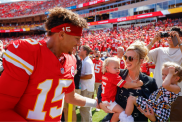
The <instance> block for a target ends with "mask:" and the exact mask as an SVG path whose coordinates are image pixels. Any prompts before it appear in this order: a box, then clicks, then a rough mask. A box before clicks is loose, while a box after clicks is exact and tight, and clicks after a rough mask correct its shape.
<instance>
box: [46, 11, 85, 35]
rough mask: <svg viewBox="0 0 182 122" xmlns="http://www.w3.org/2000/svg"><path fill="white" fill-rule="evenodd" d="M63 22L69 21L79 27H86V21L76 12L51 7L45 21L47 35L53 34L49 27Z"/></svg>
mask: <svg viewBox="0 0 182 122" xmlns="http://www.w3.org/2000/svg"><path fill="white" fill-rule="evenodd" d="M64 23H71V24H73V25H76V26H79V27H81V28H88V24H87V21H86V20H85V19H84V18H82V17H80V16H79V15H78V14H76V13H74V12H72V11H71V10H68V9H65V8H62V7H54V8H53V9H50V10H49V15H48V17H47V19H46V22H45V28H46V30H47V36H51V35H53V34H54V33H53V32H51V31H50V30H51V28H53V27H56V26H58V25H61V24H64Z"/></svg>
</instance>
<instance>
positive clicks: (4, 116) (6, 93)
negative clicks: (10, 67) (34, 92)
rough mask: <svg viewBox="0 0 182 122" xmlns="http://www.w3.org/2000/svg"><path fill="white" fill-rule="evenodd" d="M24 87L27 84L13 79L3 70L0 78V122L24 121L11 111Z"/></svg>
mask: <svg viewBox="0 0 182 122" xmlns="http://www.w3.org/2000/svg"><path fill="white" fill-rule="evenodd" d="M26 86H27V82H25V83H22V81H19V80H16V79H14V78H13V77H11V76H10V75H9V74H8V73H7V72H6V70H4V72H3V73H2V75H1V77H0V121H26V120H25V119H24V118H23V117H22V116H20V115H19V114H17V113H16V112H15V111H14V110H13V109H14V107H15V105H16V104H17V103H18V101H19V99H20V98H21V96H22V94H23V93H24V90H25V88H26Z"/></svg>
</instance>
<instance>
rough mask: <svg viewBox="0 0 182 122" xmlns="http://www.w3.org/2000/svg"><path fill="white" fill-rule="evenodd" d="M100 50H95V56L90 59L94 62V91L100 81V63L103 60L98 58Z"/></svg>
mask: <svg viewBox="0 0 182 122" xmlns="http://www.w3.org/2000/svg"><path fill="white" fill-rule="evenodd" d="M100 56H101V54H100V51H97V53H96V54H95V58H94V59H93V60H92V61H93V64H94V71H95V90H96V93H97V91H98V88H99V86H100V85H101V82H102V64H103V61H102V60H101V59H100Z"/></svg>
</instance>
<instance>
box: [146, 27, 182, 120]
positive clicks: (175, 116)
mask: <svg viewBox="0 0 182 122" xmlns="http://www.w3.org/2000/svg"><path fill="white" fill-rule="evenodd" d="M171 30H173V31H171V32H170V35H171V36H176V37H177V40H178V44H179V45H177V46H176V47H175V46H174V45H173V41H172V38H171V36H170V37H168V38H167V42H168V44H169V47H159V48H156V49H153V50H150V49H151V48H152V46H153V45H154V43H155V42H157V41H159V40H160V39H161V35H160V33H157V34H156V36H155V37H154V39H153V40H152V41H151V42H150V43H149V44H148V45H147V47H148V49H149V50H150V51H149V54H148V56H149V60H150V61H152V62H154V63H155V65H156V66H155V70H154V72H155V73H154V78H155V79H156V83H157V85H158V87H160V86H162V82H163V81H162V65H163V63H164V62H167V61H171V62H176V63H177V64H180V65H181V66H182V31H181V30H180V29H179V28H177V27H173V28H172V29H171ZM178 85H179V86H180V88H182V83H178ZM181 101H182V93H181V94H180V96H179V97H178V98H177V100H176V101H175V102H174V103H173V104H172V106H171V115H170V121H182V112H181V110H182V104H181Z"/></svg>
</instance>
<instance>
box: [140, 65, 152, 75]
mask: <svg viewBox="0 0 182 122" xmlns="http://www.w3.org/2000/svg"><path fill="white" fill-rule="evenodd" d="M141 72H143V73H146V74H147V75H149V74H150V71H149V66H148V63H143V64H142V65H141Z"/></svg>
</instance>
